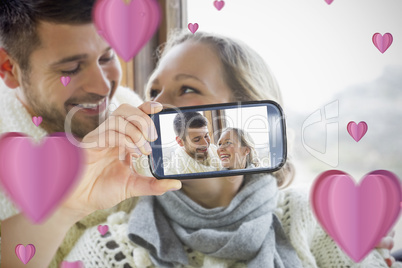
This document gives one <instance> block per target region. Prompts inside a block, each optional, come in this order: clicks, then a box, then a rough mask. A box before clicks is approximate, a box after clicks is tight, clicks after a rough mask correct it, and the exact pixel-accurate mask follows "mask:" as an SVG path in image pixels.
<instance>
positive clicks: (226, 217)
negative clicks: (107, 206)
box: [128, 174, 302, 268]
mask: <svg viewBox="0 0 402 268" xmlns="http://www.w3.org/2000/svg"><path fill="white" fill-rule="evenodd" d="M277 195H278V188H277V186H276V180H275V178H274V177H272V176H271V175H267V174H257V175H250V176H245V178H244V185H243V187H242V189H241V190H240V191H239V193H238V194H237V195H236V196H235V197H234V198H233V200H232V202H231V203H230V205H229V206H228V207H217V208H213V209H206V208H203V207H202V206H200V205H198V204H197V203H195V202H194V201H192V200H191V199H190V198H189V197H187V196H186V195H185V194H184V193H183V192H182V191H175V192H167V193H165V194H164V195H162V196H157V197H154V196H146V197H142V198H141V199H140V201H139V203H138V204H137V206H136V207H135V208H134V210H133V211H132V213H131V216H130V220H129V227H128V231H129V237H130V239H131V240H132V241H133V242H134V243H136V244H138V245H140V246H142V247H144V248H146V249H148V250H149V252H150V255H151V258H152V261H153V262H154V263H155V264H156V265H157V266H159V267H173V266H174V265H177V264H182V265H188V257H187V254H186V252H185V251H184V247H183V244H185V245H187V246H188V247H190V248H191V249H193V250H196V251H199V252H202V253H204V254H207V255H209V256H213V257H217V258H223V259H236V260H239V261H245V262H247V266H248V267H256V268H260V267H264V268H265V267H267V268H269V267H272V268H274V267H275V268H284V267H292V268H297V267H302V265H301V262H300V260H299V258H298V256H297V254H296V252H295V251H294V249H293V247H292V245H291V244H290V243H289V241H288V240H287V238H286V235H285V233H284V231H283V229H282V225H281V223H280V222H279V220H278V218H277V217H276V216H275V214H274V213H273V211H274V209H275V207H276V203H277Z"/></svg>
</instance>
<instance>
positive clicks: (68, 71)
mask: <svg viewBox="0 0 402 268" xmlns="http://www.w3.org/2000/svg"><path fill="white" fill-rule="evenodd" d="M80 70H81V64H78V66H77V68H75V69H74V70H67V71H61V73H62V74H63V75H75V74H77V73H78V72H79V71H80Z"/></svg>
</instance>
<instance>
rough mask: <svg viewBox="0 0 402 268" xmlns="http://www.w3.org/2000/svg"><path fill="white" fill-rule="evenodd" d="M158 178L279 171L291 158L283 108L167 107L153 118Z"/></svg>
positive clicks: (272, 105) (245, 105) (265, 104)
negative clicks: (156, 136)
mask: <svg viewBox="0 0 402 268" xmlns="http://www.w3.org/2000/svg"><path fill="white" fill-rule="evenodd" d="M151 118H152V119H153V121H154V123H155V126H156V129H157V133H158V139H157V140H156V141H155V142H152V143H151V147H152V154H151V155H150V167H151V171H152V173H153V174H154V176H155V177H156V178H159V179H162V178H179V179H190V178H208V177H221V176H232V175H236V174H247V173H257V172H272V171H275V170H278V169H279V168H280V167H281V166H282V165H283V164H284V162H285V160H286V134H285V123H284V116H283V113H282V110H281V108H280V106H279V105H278V104H276V103H275V102H272V101H261V102H243V103H230V104H220V105H206V106H196V107H185V108H180V109H166V110H163V111H162V112H160V113H158V114H155V115H152V116H151Z"/></svg>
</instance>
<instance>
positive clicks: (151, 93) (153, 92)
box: [149, 89, 159, 99]
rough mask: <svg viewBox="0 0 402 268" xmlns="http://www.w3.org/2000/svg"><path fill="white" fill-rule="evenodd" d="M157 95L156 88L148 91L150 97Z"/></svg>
mask: <svg viewBox="0 0 402 268" xmlns="http://www.w3.org/2000/svg"><path fill="white" fill-rule="evenodd" d="M158 95H159V91H158V90H156V89H151V90H150V91H149V97H150V98H151V99H153V98H156V96H158Z"/></svg>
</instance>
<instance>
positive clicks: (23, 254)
mask: <svg viewBox="0 0 402 268" xmlns="http://www.w3.org/2000/svg"><path fill="white" fill-rule="evenodd" d="M35 251H36V250H35V246H34V245H32V244H29V245H27V246H26V247H25V246H24V245H22V244H18V245H17V246H16V247H15V255H17V257H18V259H20V261H22V263H23V264H27V263H28V262H29V261H30V260H31V259H32V257H33V256H34V255H35Z"/></svg>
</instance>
